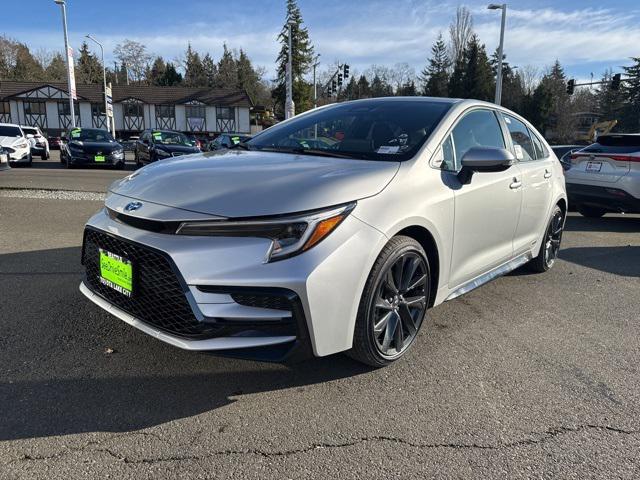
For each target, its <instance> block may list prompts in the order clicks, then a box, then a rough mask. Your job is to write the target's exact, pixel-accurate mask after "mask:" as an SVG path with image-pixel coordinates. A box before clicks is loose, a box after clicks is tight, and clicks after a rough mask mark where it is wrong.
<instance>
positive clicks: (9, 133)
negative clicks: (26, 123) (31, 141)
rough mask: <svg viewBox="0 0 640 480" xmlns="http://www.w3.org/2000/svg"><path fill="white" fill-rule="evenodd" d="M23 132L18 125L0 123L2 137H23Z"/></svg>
mask: <svg viewBox="0 0 640 480" xmlns="http://www.w3.org/2000/svg"><path fill="white" fill-rule="evenodd" d="M21 136H22V132H20V129H19V128H18V127H12V126H10V125H0V137H21Z"/></svg>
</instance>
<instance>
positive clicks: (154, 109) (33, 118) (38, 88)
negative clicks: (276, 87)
mask: <svg viewBox="0 0 640 480" xmlns="http://www.w3.org/2000/svg"><path fill="white" fill-rule="evenodd" d="M112 93H113V115H114V119H115V126H116V136H117V137H125V138H126V137H128V136H130V135H137V134H138V133H139V132H140V131H141V130H144V129H146V128H158V129H171V130H179V131H181V132H190V133H194V134H203V135H214V134H218V133H222V132H239V133H240V132H242V133H244V132H246V133H249V132H250V130H251V126H250V117H249V109H250V108H251V106H252V104H251V99H250V98H249V96H248V95H247V93H246V92H245V91H244V90H230V89H216V88H194V87H157V86H149V85H114V86H113V90H112ZM76 96H77V101H76V102H75V117H76V126H79V127H85V128H105V126H106V117H105V111H104V97H103V93H102V85H94V84H80V85H77V87H76ZM69 107H70V105H69V95H68V91H67V84H66V83H46V82H9V81H0V123H17V124H20V125H31V126H38V127H40V129H41V130H42V131H43V132H45V133H46V134H48V135H53V136H58V135H60V134H61V132H62V131H64V130H66V129H68V128H69V127H70V126H71V114H70V108H69Z"/></svg>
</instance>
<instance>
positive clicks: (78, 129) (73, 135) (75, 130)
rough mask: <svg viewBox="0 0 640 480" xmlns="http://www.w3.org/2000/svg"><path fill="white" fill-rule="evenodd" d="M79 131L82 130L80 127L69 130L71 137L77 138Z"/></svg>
mask: <svg viewBox="0 0 640 480" xmlns="http://www.w3.org/2000/svg"><path fill="white" fill-rule="evenodd" d="M81 131H82V130H81V129H80V128H74V129H73V130H71V138H78V137H79V136H80V132H81Z"/></svg>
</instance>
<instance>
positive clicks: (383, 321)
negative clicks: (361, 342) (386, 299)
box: [373, 312, 394, 335]
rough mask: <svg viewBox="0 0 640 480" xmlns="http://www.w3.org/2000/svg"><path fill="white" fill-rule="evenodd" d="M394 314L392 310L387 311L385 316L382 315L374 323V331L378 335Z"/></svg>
mask: <svg viewBox="0 0 640 480" xmlns="http://www.w3.org/2000/svg"><path fill="white" fill-rule="evenodd" d="M393 315H394V312H389V313H387V314H386V315H385V316H383V317H382V318H381V319H380V321H379V322H378V323H376V324H375V325H374V327H373V331H374V333H376V334H378V335H380V334H381V333H382V331H383V330H384V329H385V328H387V325H388V324H389V319H390V318H391V317H392V316H393Z"/></svg>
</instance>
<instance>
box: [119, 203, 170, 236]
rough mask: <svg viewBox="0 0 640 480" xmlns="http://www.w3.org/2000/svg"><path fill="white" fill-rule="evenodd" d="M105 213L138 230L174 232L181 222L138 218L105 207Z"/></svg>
mask: <svg viewBox="0 0 640 480" xmlns="http://www.w3.org/2000/svg"><path fill="white" fill-rule="evenodd" d="M107 213H108V214H109V217H110V218H111V219H112V220H115V221H117V222H120V223H124V224H127V225H130V226H132V227H134V228H138V229H140V230H147V231H149V232H155V233H168V234H174V233H176V230H177V229H178V227H179V226H180V223H181V222H162V221H159V220H148V219H146V218H138V217H134V216H132V215H126V214H124V213H120V212H116V211H115V210H112V209H110V208H108V207H107Z"/></svg>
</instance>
